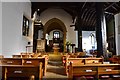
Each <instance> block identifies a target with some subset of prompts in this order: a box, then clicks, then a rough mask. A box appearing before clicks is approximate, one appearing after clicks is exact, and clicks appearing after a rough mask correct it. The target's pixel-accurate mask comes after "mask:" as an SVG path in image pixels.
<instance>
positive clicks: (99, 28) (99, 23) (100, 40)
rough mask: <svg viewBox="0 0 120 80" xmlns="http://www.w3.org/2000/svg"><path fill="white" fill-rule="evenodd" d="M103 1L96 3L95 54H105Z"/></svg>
mask: <svg viewBox="0 0 120 80" xmlns="http://www.w3.org/2000/svg"><path fill="white" fill-rule="evenodd" d="M103 7H104V5H103V3H96V39H97V51H98V54H97V56H98V57H100V56H102V55H103V56H104V57H105V56H106V51H107V47H106V44H107V42H106V22H105V15H104V9H103Z"/></svg>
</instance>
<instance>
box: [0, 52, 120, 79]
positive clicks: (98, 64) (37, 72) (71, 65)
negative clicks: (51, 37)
mask: <svg viewBox="0 0 120 80" xmlns="http://www.w3.org/2000/svg"><path fill="white" fill-rule="evenodd" d="M80 54H83V53H79V57H75V56H76V54H75V53H71V54H70V53H69V54H67V53H66V54H62V53H61V54H54V53H49V54H48V53H44V54H40V53H21V54H20V55H13V56H12V58H5V57H4V56H1V59H0V63H1V64H0V67H2V70H1V71H0V72H2V73H1V74H2V75H1V78H2V80H115V79H116V80H119V79H120V56H118V57H117V58H115V57H114V58H113V59H112V60H109V59H108V60H107V62H106V61H105V60H104V59H103V58H97V57H86V58H85V57H84V56H83V55H80Z"/></svg>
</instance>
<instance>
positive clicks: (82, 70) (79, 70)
mask: <svg viewBox="0 0 120 80" xmlns="http://www.w3.org/2000/svg"><path fill="white" fill-rule="evenodd" d="M110 69H111V71H110ZM105 74H109V75H114V74H116V75H120V64H85V65H73V64H72V63H70V66H69V72H68V77H69V79H70V80H72V79H73V77H78V76H79V77H80V76H94V78H95V79H99V76H100V75H105Z"/></svg>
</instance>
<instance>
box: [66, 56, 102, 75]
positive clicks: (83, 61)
mask: <svg viewBox="0 0 120 80" xmlns="http://www.w3.org/2000/svg"><path fill="white" fill-rule="evenodd" d="M70 62H72V63H73V65H84V64H102V63H103V59H102V58H94V57H92V58H69V57H67V58H66V65H65V70H66V74H67V73H68V67H69V64H70Z"/></svg>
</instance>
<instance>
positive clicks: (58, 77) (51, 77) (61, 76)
mask: <svg viewBox="0 0 120 80" xmlns="http://www.w3.org/2000/svg"><path fill="white" fill-rule="evenodd" d="M53 56H54V55H52V58H51V56H49V57H50V58H49V61H48V65H47V72H46V75H45V76H44V77H43V80H67V78H68V77H67V75H66V74H65V68H64V66H63V65H62V59H60V55H59V60H58V58H56V59H57V60H56V59H53ZM54 57H56V55H55V56H54ZM61 58H62V57H61Z"/></svg>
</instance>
